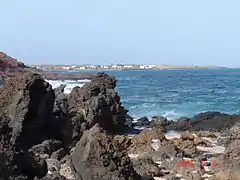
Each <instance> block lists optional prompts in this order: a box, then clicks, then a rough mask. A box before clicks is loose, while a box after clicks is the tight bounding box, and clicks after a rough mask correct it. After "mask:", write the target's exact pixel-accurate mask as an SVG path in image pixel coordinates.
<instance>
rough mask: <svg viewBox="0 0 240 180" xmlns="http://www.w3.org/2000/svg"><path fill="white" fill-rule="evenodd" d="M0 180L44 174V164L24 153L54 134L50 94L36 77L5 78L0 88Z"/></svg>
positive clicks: (33, 75)
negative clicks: (2, 179)
mask: <svg viewBox="0 0 240 180" xmlns="http://www.w3.org/2000/svg"><path fill="white" fill-rule="evenodd" d="M0 99H1V101H0V134H1V140H0V158H1V160H0V161H1V164H0V169H2V171H1V173H0V179H1V178H3V177H18V176H22V177H27V178H29V179H31V178H33V177H35V176H37V177H43V176H44V175H45V174H46V171H47V169H46V162H45V161H44V160H42V159H41V158H40V157H38V156H35V154H34V153H32V152H29V151H28V150H29V149H30V148H31V147H32V146H34V145H36V144H39V143H41V142H42V141H43V140H45V139H48V138H51V137H52V136H53V134H54V131H53V129H54V128H53V127H54V124H53V120H52V109H53V104H54V92H53V90H52V88H51V86H50V85H49V84H48V83H47V82H45V81H44V80H43V79H42V77H41V76H40V75H38V74H33V73H26V74H23V75H22V76H18V77H15V78H12V79H9V80H8V81H6V82H5V84H4V86H3V87H2V88H1V89H0Z"/></svg>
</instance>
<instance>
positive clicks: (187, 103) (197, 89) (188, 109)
mask: <svg viewBox="0 0 240 180" xmlns="http://www.w3.org/2000/svg"><path fill="white" fill-rule="evenodd" d="M71 73H76V72H71ZM78 73H79V72H78ZM80 73H96V72H95V71H88V72H86V71H84V72H80ZM106 73H108V74H110V75H114V76H115V77H116V78H117V80H118V82H117V88H116V90H117V91H118V92H119V95H120V96H121V101H122V103H123V105H124V106H125V107H126V108H127V109H128V110H129V114H130V115H132V116H134V117H142V116H147V117H152V116H155V115H163V116H166V117H167V118H169V119H175V118H178V117H181V116H188V117H191V116H193V115H196V114H198V113H200V112H204V111H221V112H225V113H231V114H239V113H240V69H191V70H123V71H106ZM51 83H53V82H51ZM62 83H66V84H68V85H69V86H68V87H69V89H68V90H67V91H68V92H70V90H71V88H72V87H74V86H76V85H82V84H83V83H85V81H64V82H63V81H56V82H54V83H53V84H54V86H55V87H56V86H58V85H60V84H62Z"/></svg>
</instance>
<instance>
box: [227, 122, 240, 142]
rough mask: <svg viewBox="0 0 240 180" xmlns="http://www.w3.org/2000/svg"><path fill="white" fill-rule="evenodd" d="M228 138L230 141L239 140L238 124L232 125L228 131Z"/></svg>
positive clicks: (239, 126)
mask: <svg viewBox="0 0 240 180" xmlns="http://www.w3.org/2000/svg"><path fill="white" fill-rule="evenodd" d="M228 136H229V137H230V139H231V140H235V139H240V124H236V125H234V126H233V127H232V128H230V129H229V131H228Z"/></svg>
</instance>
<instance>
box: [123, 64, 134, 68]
mask: <svg viewBox="0 0 240 180" xmlns="http://www.w3.org/2000/svg"><path fill="white" fill-rule="evenodd" d="M123 67H124V68H133V66H132V65H124V66H123Z"/></svg>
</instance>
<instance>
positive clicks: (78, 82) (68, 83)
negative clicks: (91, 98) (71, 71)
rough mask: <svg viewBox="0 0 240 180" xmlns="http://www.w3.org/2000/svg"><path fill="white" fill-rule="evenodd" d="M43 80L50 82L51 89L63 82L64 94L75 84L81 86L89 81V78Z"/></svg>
mask: <svg viewBox="0 0 240 180" xmlns="http://www.w3.org/2000/svg"><path fill="white" fill-rule="evenodd" d="M45 81H47V82H48V83H49V84H51V86H52V88H53V89H54V88H57V87H59V86H60V85H61V84H65V85H66V87H65V89H64V93H65V94H70V93H71V91H72V89H73V88H74V87H76V86H79V87H82V86H83V85H84V84H86V83H88V82H90V80H88V79H84V80H48V79H45Z"/></svg>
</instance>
